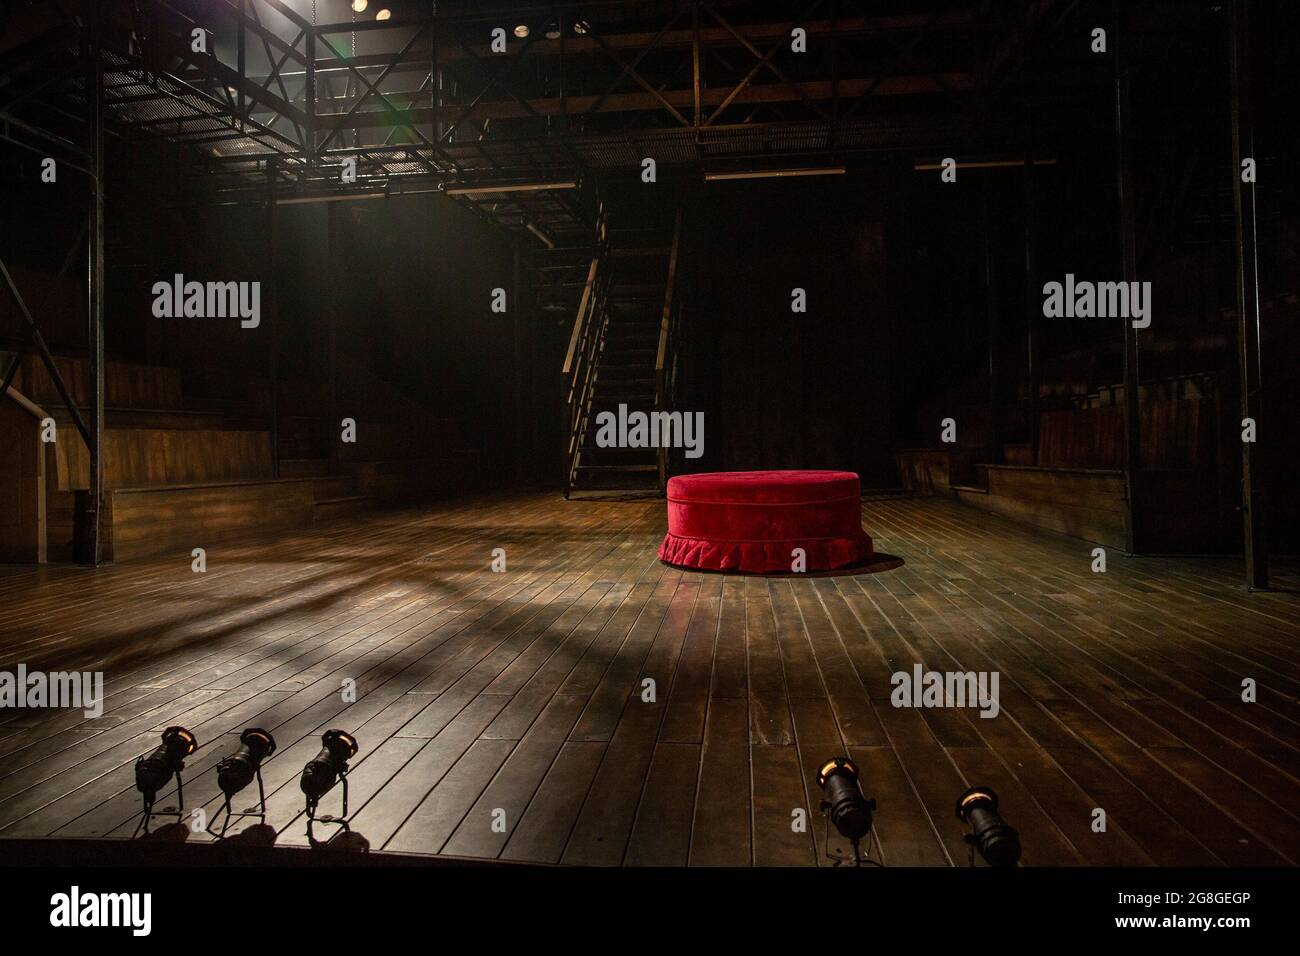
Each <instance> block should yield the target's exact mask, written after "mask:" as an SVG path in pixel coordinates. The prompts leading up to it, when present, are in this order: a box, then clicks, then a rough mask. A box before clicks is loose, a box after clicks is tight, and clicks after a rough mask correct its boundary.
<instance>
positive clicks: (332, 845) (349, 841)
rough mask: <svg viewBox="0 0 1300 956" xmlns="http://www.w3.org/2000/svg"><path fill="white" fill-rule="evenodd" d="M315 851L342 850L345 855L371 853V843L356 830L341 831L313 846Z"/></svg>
mask: <svg viewBox="0 0 1300 956" xmlns="http://www.w3.org/2000/svg"><path fill="white" fill-rule="evenodd" d="M312 849H315V850H326V851H329V850H341V851H343V852H344V853H369V852H370V841H369V840H367V839H366V838H365V837H363V836H362V835H361V834H360V833H357V832H356V831H355V830H340V831H339V832H338V833H336V834H335V835H334V836H332V837H330V838H329V839H328V840H325V841H323V842H319V843H314V844H312Z"/></svg>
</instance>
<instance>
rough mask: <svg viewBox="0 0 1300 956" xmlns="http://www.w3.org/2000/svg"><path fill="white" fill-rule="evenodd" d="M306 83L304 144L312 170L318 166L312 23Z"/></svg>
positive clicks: (308, 46)
mask: <svg viewBox="0 0 1300 956" xmlns="http://www.w3.org/2000/svg"><path fill="white" fill-rule="evenodd" d="M304 83H305V84H306V86H305V88H304V90H303V99H304V100H305V101H306V102H305V105H306V107H307V116H306V121H307V122H306V126H305V134H304V138H305V139H306V140H307V142H306V143H304V144H303V145H304V146H306V150H305V152H306V154H307V155H306V159H307V171H308V172H311V171H312V170H313V169H315V166H316V25H315V24H312V26H311V29H309V30H307V76H306V78H305V80H304Z"/></svg>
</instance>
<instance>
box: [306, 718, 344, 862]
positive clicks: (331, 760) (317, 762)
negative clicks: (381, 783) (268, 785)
mask: <svg viewBox="0 0 1300 956" xmlns="http://www.w3.org/2000/svg"><path fill="white" fill-rule="evenodd" d="M320 740H321V749H320V753H318V754H317V755H316V756H315V757H313V758H312V759H311V760H309V761H308V762H307V766H305V767H303V768H302V779H301V780H299V782H298V783H299V786H300V787H301V788H302V792H303V793H304V794H306V795H307V839H308V840H309V841H310V842H311V843H312V844H313V845H315V844H316V837H315V835H314V834H313V832H312V824H313V823H315V822H316V821H317V819H319V821H320V822H321V823H333V824H336V825H338V826H340V827H342V828H343V829H344V830H347V829H350V828H349V826H348V820H347V817H348V761H349V760H351V759H352V758H353V757H354V756H356V753H357V741H356V738H355V737H353V736H352V735H351V734H349V733H348V732H347V731H343V730H327V731H325V733H324V734H323V735H322V736H321V739H320ZM339 781H342V783H343V812H342V813H341V814H339V815H338V816H323V817H320V818H317V816H316V807H317V806H318V805H319V804H320V800H321V797H323V796H325V794H327V793H329V792H330V790H332V789H333V788H334V784H336V783H338V782H339Z"/></svg>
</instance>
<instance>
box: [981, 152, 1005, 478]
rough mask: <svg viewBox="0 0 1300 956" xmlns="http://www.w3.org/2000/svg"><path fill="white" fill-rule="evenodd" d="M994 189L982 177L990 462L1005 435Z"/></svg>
mask: <svg viewBox="0 0 1300 956" xmlns="http://www.w3.org/2000/svg"><path fill="white" fill-rule="evenodd" d="M992 189H993V177H992V176H985V177H984V183H983V190H982V195H981V207H980V213H981V215H980V219H981V225H982V227H983V228H982V229H981V232H983V234H984V295H985V303H986V307H987V309H988V329H989V445H990V448H989V463H990V464H994V465H996V464H998V463H1000V462H1001V461H1002V441H1003V434H1004V427H1003V411H1002V363H1001V360H1000V359H999V357H998V348H999V346H1000V344H1001V339H1002V334H1001V331H1000V329H1001V318H1002V316H1001V315H1000V314H999V306H998V296H997V279H996V278H995V277H994V273H993V240H992V237H991V236H990V232H991V231H992V229H993V221H992V219H991V218H990V216H989V193H990V192H991V191H992Z"/></svg>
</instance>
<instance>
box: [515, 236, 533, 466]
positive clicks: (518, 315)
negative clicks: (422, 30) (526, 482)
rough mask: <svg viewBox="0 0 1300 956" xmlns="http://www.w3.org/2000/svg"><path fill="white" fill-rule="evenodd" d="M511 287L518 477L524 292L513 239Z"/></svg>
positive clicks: (521, 463) (521, 445)
mask: <svg viewBox="0 0 1300 956" xmlns="http://www.w3.org/2000/svg"><path fill="white" fill-rule="evenodd" d="M512 285H513V288H512V289H511V290H510V302H511V308H510V314H511V316H512V317H513V322H512V323H511V324H512V329H511V332H512V337H513V351H514V357H513V361H512V362H511V364H512V365H513V366H514V414H515V427H514V433H515V455H516V456H517V458H516V461H515V478H516V479H519V478H522V477H523V474H524V458H523V449H524V387H523V385H524V340H523V334H524V322H523V310H524V294H523V291H524V289H523V275H522V263H521V261H520V255H519V240H518V239H516V240H515V241H514V274H513V277H512ZM530 324H531V323H530Z"/></svg>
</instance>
